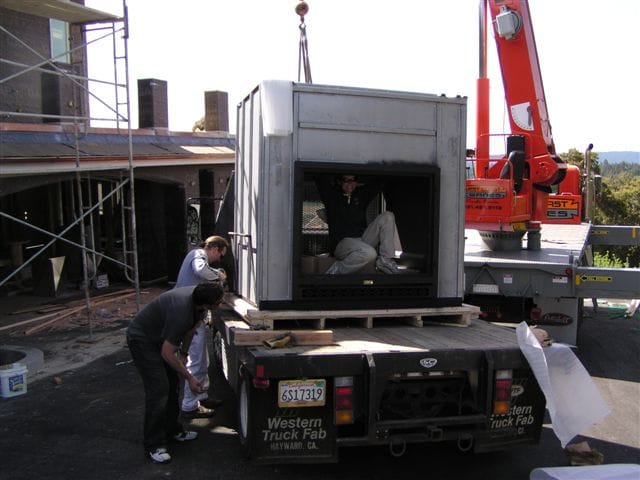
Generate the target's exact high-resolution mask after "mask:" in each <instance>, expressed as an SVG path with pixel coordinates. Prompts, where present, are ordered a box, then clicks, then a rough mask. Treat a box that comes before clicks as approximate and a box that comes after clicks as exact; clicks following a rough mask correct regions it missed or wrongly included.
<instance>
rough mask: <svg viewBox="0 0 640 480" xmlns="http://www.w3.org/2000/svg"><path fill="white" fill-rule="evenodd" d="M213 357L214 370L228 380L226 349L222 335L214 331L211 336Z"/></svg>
mask: <svg viewBox="0 0 640 480" xmlns="http://www.w3.org/2000/svg"><path fill="white" fill-rule="evenodd" d="M213 357H214V360H215V362H216V369H217V371H218V373H221V374H222V375H223V376H224V378H226V379H227V380H229V362H228V361H227V347H226V346H225V344H224V339H223V338H222V334H221V333H220V332H219V331H218V330H216V332H215V334H214V336H213Z"/></svg>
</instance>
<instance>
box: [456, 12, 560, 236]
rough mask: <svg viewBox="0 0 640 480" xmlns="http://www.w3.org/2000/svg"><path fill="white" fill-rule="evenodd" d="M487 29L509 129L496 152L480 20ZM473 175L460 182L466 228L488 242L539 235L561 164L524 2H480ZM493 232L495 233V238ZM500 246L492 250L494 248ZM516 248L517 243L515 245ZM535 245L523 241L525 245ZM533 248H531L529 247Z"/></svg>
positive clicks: (484, 44) (483, 27) (529, 17)
mask: <svg viewBox="0 0 640 480" xmlns="http://www.w3.org/2000/svg"><path fill="white" fill-rule="evenodd" d="M489 16H490V18H491V23H492V25H493V31H494V39H495V42H496V47H497V53H498V61H499V64H500V70H501V73H502V82H503V85H504V92H505V101H506V105H507V111H508V114H509V124H510V132H509V133H508V134H502V136H504V137H505V142H504V144H505V153H504V155H502V156H500V157H497V158H494V157H491V155H490V152H489V143H490V137H491V136H493V134H491V133H490V130H489V117H490V115H489V98H488V97H489V79H488V78H487V75H486V57H487V56H486V43H487V42H486V37H487V35H486V23H487V20H488V17H489ZM477 121H478V123H477V130H476V132H477V138H476V157H475V166H474V175H473V177H474V178H472V179H468V180H467V194H466V213H467V227H469V228H476V229H478V230H481V231H482V232H490V234H488V235H486V236H487V237H489V236H490V237H491V238H493V239H496V238H500V234H502V235H504V236H505V237H506V238H508V239H509V242H508V243H509V244H510V245H511V246H512V245H513V241H512V239H513V238H518V239H521V238H522V236H523V235H524V233H525V232H529V237H530V238H531V236H532V235H535V234H539V230H540V225H541V223H542V222H543V221H544V219H545V218H546V208H547V198H548V194H549V193H550V191H551V188H550V187H551V186H553V185H557V184H558V183H560V182H561V181H562V179H563V178H564V176H565V173H566V164H565V163H564V161H562V160H561V159H560V158H559V157H558V156H557V155H556V152H555V145H554V143H553V135H552V132H551V123H550V121H549V115H548V110H547V103H546V98H545V94H544V87H543V83H542V74H541V73H540V64H539V61H538V53H537V49H536V43H535V36H534V33H533V25H532V21H531V14H530V12H529V5H528V2H527V0H480V74H479V79H478V113H477ZM496 232H498V234H496ZM499 243H500V242H493V244H492V245H490V246H492V247H495V248H500V245H499ZM517 243H519V241H518V242H517ZM533 245H535V242H530V244H529V248H531V247H532V246H533ZM533 248H535V246H534V247H533Z"/></svg>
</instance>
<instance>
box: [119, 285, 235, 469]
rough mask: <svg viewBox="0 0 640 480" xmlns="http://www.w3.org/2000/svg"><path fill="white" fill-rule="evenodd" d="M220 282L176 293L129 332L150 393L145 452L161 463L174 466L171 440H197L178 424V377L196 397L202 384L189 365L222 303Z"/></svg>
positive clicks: (144, 313) (146, 311) (149, 308)
mask: <svg viewBox="0 0 640 480" xmlns="http://www.w3.org/2000/svg"><path fill="white" fill-rule="evenodd" d="M223 294H224V291H223V289H222V287H221V286H220V285H219V284H218V283H201V284H199V285H196V286H195V287H193V286H191V287H183V288H174V289H173V290H169V291H167V292H164V293H163V294H161V295H159V296H158V297H156V298H155V299H154V300H152V301H151V302H150V303H149V304H147V305H146V306H145V307H144V308H143V309H142V310H140V312H138V314H137V315H136V316H135V317H134V318H133V320H132V321H131V323H130V324H129V327H128V328H127V344H128V346H129V350H130V351H131V357H132V358H133V363H134V364H135V366H136V368H137V369H138V372H139V373H140V376H141V377H142V383H143V384H144V391H145V414H144V447H145V449H146V451H147V455H148V456H149V457H150V458H151V460H153V461H154V462H156V463H167V462H169V461H171V455H169V453H168V452H167V444H168V441H169V440H171V439H173V440H177V441H181V442H183V441H187V440H194V439H195V438H196V437H197V436H198V434H197V432H193V431H188V430H185V429H184V428H183V426H182V425H181V424H180V423H179V422H178V415H179V413H180V410H179V405H178V396H179V385H178V376H180V377H182V378H184V379H185V380H186V381H187V384H188V385H189V388H190V389H191V391H193V392H196V393H197V392H201V391H202V385H201V384H200V382H199V381H198V380H197V379H196V378H195V377H194V376H193V375H192V374H191V373H189V371H188V370H187V368H186V367H185V365H184V362H185V361H186V355H187V353H186V352H187V351H188V349H189V344H190V342H191V338H192V336H193V333H194V331H195V329H196V328H197V327H198V325H199V324H200V323H201V322H202V320H203V319H204V318H205V317H206V315H207V312H208V311H209V310H212V309H214V308H217V306H218V305H219V304H220V302H221V301H222V297H223Z"/></svg>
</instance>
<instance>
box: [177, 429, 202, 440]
mask: <svg viewBox="0 0 640 480" xmlns="http://www.w3.org/2000/svg"><path fill="white" fill-rule="evenodd" d="M196 438H198V432H194V431H193V430H185V431H184V432H180V433H178V434H177V435H174V436H173V439H174V440H177V441H178V442H188V441H190V440H195V439H196Z"/></svg>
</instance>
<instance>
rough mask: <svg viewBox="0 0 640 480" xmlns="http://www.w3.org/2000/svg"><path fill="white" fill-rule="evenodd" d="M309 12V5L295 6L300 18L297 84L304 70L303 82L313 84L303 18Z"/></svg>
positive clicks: (303, 2)
mask: <svg viewBox="0 0 640 480" xmlns="http://www.w3.org/2000/svg"><path fill="white" fill-rule="evenodd" d="M308 12H309V5H308V4H307V2H305V1H301V2H299V3H298V5H296V13H297V14H298V16H299V17H300V48H299V50H298V82H299V81H300V73H301V71H302V70H303V69H304V82H305V83H313V81H312V80H311V63H310V62H309V42H308V41H307V26H306V25H305V23H304V16H305V15H306V14H307V13H308Z"/></svg>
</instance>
